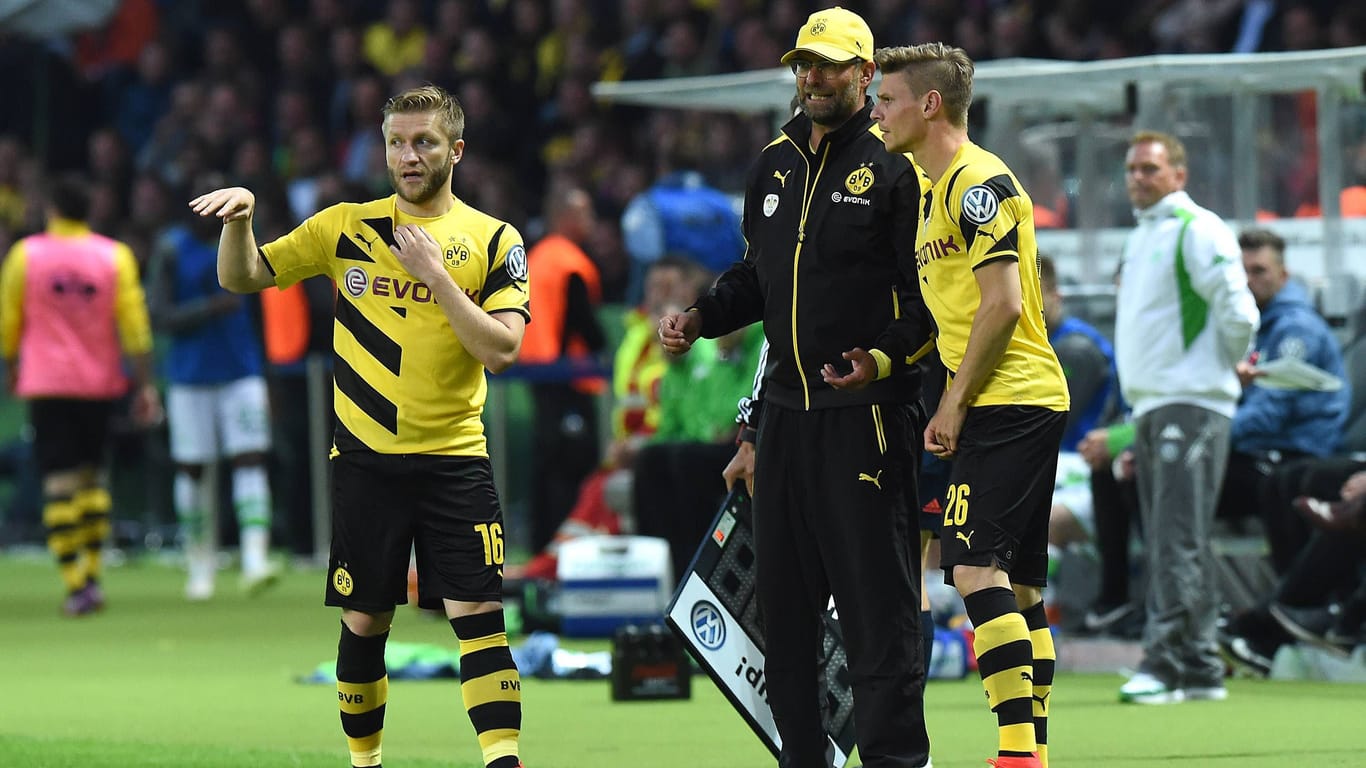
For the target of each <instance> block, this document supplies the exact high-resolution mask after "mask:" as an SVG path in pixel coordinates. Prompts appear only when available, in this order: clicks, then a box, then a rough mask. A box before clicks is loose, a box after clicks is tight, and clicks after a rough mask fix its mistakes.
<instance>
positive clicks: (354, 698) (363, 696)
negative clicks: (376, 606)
mask: <svg viewBox="0 0 1366 768" xmlns="http://www.w3.org/2000/svg"><path fill="white" fill-rule="evenodd" d="M388 640H389V633H388V632H385V633H384V634H382V635H375V636H373V637H361V636H360V635H357V634H355V633H354V632H352V631H351V629H350V628H349V627H347V626H346V624H345V623H344V622H343V623H342V628H341V641H340V642H338V643H337V703H338V704H339V705H340V706H341V724H342V731H344V732H345V733H346V745H347V748H348V749H350V750H351V765H353V766H356V768H371V767H372V766H377V765H379V764H380V742H381V741H382V740H383V737H384V703H385V702H386V701H388V700H389V673H388V670H387V669H385V667H384V644H385V643H386V642H388Z"/></svg>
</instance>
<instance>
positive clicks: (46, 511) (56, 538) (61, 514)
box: [43, 496, 85, 592]
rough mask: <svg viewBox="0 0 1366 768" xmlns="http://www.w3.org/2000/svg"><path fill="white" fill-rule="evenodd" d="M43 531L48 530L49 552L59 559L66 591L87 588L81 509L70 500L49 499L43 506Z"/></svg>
mask: <svg viewBox="0 0 1366 768" xmlns="http://www.w3.org/2000/svg"><path fill="white" fill-rule="evenodd" d="M43 527H45V528H46V529H47V549H48V551H49V552H51V553H52V556H53V557H55V558H56V559H57V570H58V572H60V573H61V575H62V583H63V584H65V585H66V591H67V592H75V591H77V590H79V589H81V588H83V587H84V586H85V565H84V564H83V563H82V562H81V554H82V548H81V544H82V538H81V508H80V507H79V506H77V505H76V501H75V500H74V499H73V498H72V497H70V496H48V497H47V500H46V502H45V503H44V504H43Z"/></svg>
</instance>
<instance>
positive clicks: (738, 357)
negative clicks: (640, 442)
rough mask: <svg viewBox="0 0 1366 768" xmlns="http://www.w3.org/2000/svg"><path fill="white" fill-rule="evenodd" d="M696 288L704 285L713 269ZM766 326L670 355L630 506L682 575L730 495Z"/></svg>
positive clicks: (639, 457)
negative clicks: (730, 472)
mask: <svg viewBox="0 0 1366 768" xmlns="http://www.w3.org/2000/svg"><path fill="white" fill-rule="evenodd" d="M697 272H698V274H699V275H700V276H701V277H702V278H704V280H703V281H699V282H698V285H697V289H698V291H699V293H701V292H704V291H706V289H707V288H708V287H709V285H710V282H711V276H710V275H708V274H707V273H706V272H705V271H704V270H701V269H699V270H697ZM763 342H764V331H763V326H762V324H760V323H755V324H754V325H751V326H748V327H746V328H742V329H740V330H738V331H734V332H732V333H730V334H727V335H725V336H722V337H720V338H717V339H699V340H698V342H697V343H696V344H694V345H693V348H692V351H691V352H690V353H689V354H687V355H685V356H683V357H677V358H673V359H671V360H669V367H668V369H667V370H666V371H665V372H664V376H663V378H661V379H660V382H659V391H660V403H661V408H660V423H659V430H658V431H657V432H656V433H655V434H654V436H653V437H652V438H651V439H650V441H649V443H648V444H646V445H645V446H644V447H643V448H641V450H640V453H639V454H638V455H637V456H636V461H635V467H634V469H635V477H634V478H633V482H632V483H631V494H632V500H631V509H632V510H633V512H634V513H635V519H636V533H639V534H641V535H643V536H659V537H662V538H664V539H667V540H668V542H669V552H670V555H671V557H672V558H673V575H674V579H675V580H677V579H680V578H682V576H683V573H684V571H686V570H687V568H688V563H689V562H691V561H692V558H693V555H694V554H696V552H697V547H698V545H699V544H701V543H702V541H703V540H704V539H705V538H706V535H707V530H708V526H710V525H711V522H712V520H713V518H715V516H716V510H717V509H718V508H719V507H720V504H721V501H722V500H723V499H724V498H725V496H726V491H727V489H726V485H725V483H724V482H723V481H722V479H721V472H722V470H724V469H725V468H726V464H727V463H728V462H729V461H730V458H731V456H733V455H734V454H735V430H736V427H735V402H736V401H737V400H739V399H740V398H741V397H744V396H746V395H748V394H750V392H752V391H753V388H754V371H755V369H756V368H757V367H758V365H759V354H760V350H761V348H762V347H763Z"/></svg>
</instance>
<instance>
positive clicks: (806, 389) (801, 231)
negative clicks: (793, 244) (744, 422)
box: [788, 136, 830, 411]
mask: <svg viewBox="0 0 1366 768" xmlns="http://www.w3.org/2000/svg"><path fill="white" fill-rule="evenodd" d="M788 141H792V138H791V137H790V136H789V137H788ZM792 143H793V144H796V143H797V142H795V141H793V142H792ZM824 143H825V146H824V147H822V148H821V164H820V166H819V167H817V168H816V175H815V177H814V178H813V177H812V176H811V160H810V159H809V158H807V156H806V152H805V151H803V150H802V148H801V147H800V146H798V147H797V150H798V152H797V154H799V155H801V156H802V162H804V163H806V178H807V179H809V180H810V181H809V182H808V184H807V186H806V189H805V190H804V193H805V194H804V195H803V196H802V217H801V220H800V221H798V222H797V249H796V250H795V251H793V253H792V358H793V359H794V360H795V361H796V364H797V378H799V379H801V382H802V402H803V403H804V404H805V408H804V410H807V411H809V410H811V387H810V386H808V385H807V383H806V369H805V368H803V367H802V351H801V347H800V346H799V345H798V344H797V266H798V264H800V263H801V260H802V245H803V244H804V243H805V242H806V217H807V215H808V214H810V213H811V199H812V198H813V197H814V196H815V195H816V184H817V183H818V182H819V181H820V179H821V172H822V171H824V170H825V161H826V159H827V158H828V157H830V143H829V142H824Z"/></svg>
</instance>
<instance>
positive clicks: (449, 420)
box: [261, 196, 530, 456]
mask: <svg viewBox="0 0 1366 768" xmlns="http://www.w3.org/2000/svg"><path fill="white" fill-rule="evenodd" d="M396 202H397V198H396V197H395V196H390V197H388V198H384V199H381V200H374V201H371V202H368V203H341V204H339V205H334V206H332V207H330V208H327V209H325V210H323V211H320V212H318V213H317V214H316V215H314V216H312V217H310V218H309V219H308V220H307V221H305V222H304V223H302V224H300V225H299V226H298V227H297V228H295V229H294V231H292V232H290V233H289V234H287V235H285V236H284V237H282V238H280V239H278V240H276V241H274V242H272V243H270V244H268V245H266V246H264V247H262V249H261V251H262V253H263V254H264V255H265V259H266V262H267V264H268V265H269V266H270V268H271V270H272V271H273V272H274V274H275V281H276V284H278V285H279V286H280V287H282V288H283V287H288V286H289V285H292V284H294V283H296V282H298V281H299V280H302V279H303V278H306V277H311V276H313V275H318V274H324V275H329V276H330V277H331V278H332V279H333V280H335V281H336V284H337V308H336V321H335V322H334V323H333V328H332V333H333V341H332V344H333V348H334V351H335V355H334V359H333V366H334V371H333V378H334V392H335V395H336V411H337V421H338V425H337V433H336V444H335V446H334V448H333V450H334V451H336V452H341V451H348V450H371V451H375V452H377V453H390V454H394V453H401V454H407V453H430V454H444V455H456V456H487V455H488V449H487V446H486V444H485V440H484V428H483V423H482V421H481V420H480V414H481V413H482V411H483V408H484V399H485V397H486V395H487V392H488V385H487V383H486V381H485V376H484V367H483V365H482V364H480V362H479V360H478V359H476V358H475V357H474V356H473V355H471V354H470V353H469V352H467V351H466V350H465V347H464V345H463V344H461V343H460V341H459V339H457V338H456V337H455V334H454V331H453V330H452V329H451V327H450V324H449V322H448V321H447V320H446V316H445V314H444V313H443V312H442V311H441V308H440V307H438V306H437V305H436V303H435V301H434V299H433V296H432V292H431V289H430V288H428V287H427V286H426V285H424V284H423V283H420V282H418V281H416V280H415V279H414V278H413V276H412V275H410V274H409V273H408V271H407V270H406V269H404V268H403V266H402V265H401V264H400V263H399V262H398V259H397V258H396V257H395V256H394V254H393V253H392V252H391V251H390V250H389V245H391V244H393V242H394V227H395V226H396V225H399V224H417V225H420V226H421V227H422V228H423V229H425V230H427V232H428V233H429V234H431V236H432V237H433V238H434V239H435V240H436V241H437V243H439V244H440V245H441V247H442V249H443V254H444V257H445V263H446V269H447V270H448V271H449V272H450V274H451V277H452V278H454V280H455V283H456V285H458V286H459V287H460V289H461V290H463V291H464V292H465V294H466V295H467V296H469V297H470V298H471V299H473V300H474V302H475V303H476V304H478V305H479V306H480V307H482V308H483V309H484V311H486V312H489V313H495V312H520V313H521V314H522V315H523V316H525V317H526V318H527V319H528V320H530V311H529V304H528V300H529V295H528V292H527V260H526V251H525V248H524V247H523V244H522V236H521V234H519V233H518V232H517V230H516V229H515V228H514V227H512V226H511V225H509V224H507V223H505V222H502V221H499V220H498V219H495V218H493V217H492V216H489V215H487V214H484V213H482V212H480V211H477V210H475V209H473V208H471V207H470V206H468V205H466V204H465V203H463V202H461V201H460V200H458V199H457V200H455V207H454V208H452V209H451V210H450V211H449V212H447V213H446V214H445V215H443V216H438V217H435V218H420V217H415V216H409V215H407V214H404V213H402V212H400V211H399V210H398V207H397V205H396Z"/></svg>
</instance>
